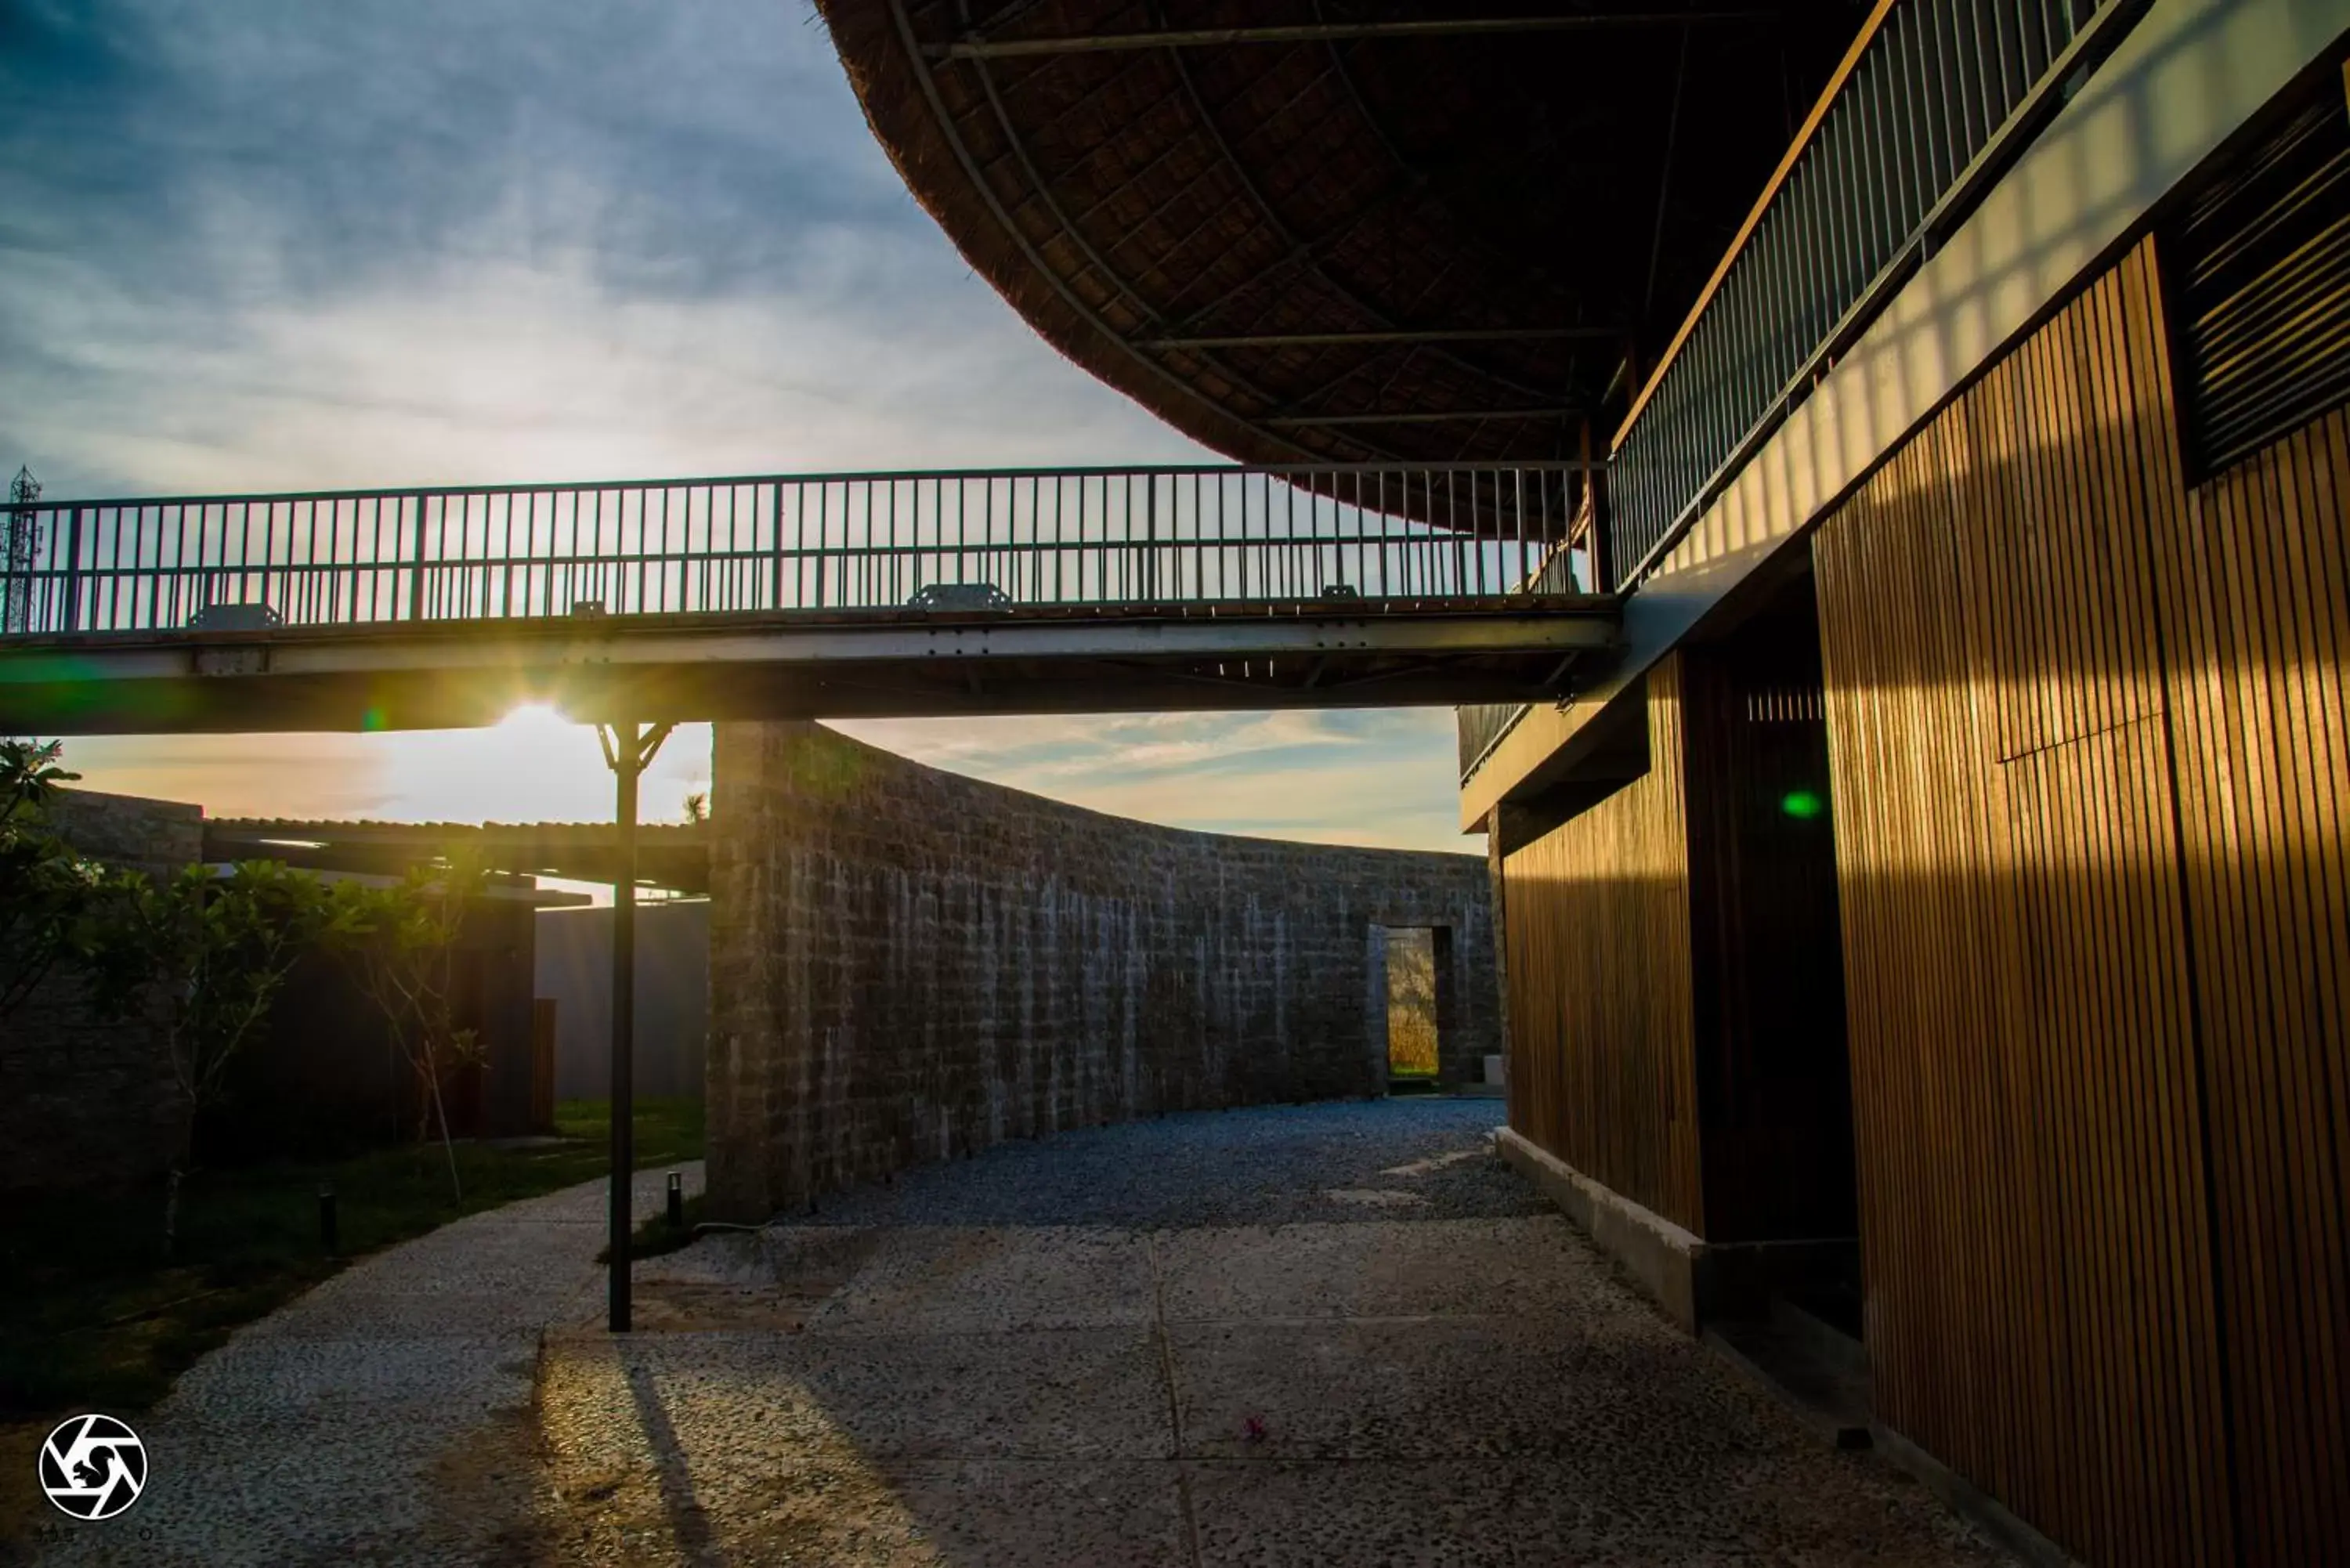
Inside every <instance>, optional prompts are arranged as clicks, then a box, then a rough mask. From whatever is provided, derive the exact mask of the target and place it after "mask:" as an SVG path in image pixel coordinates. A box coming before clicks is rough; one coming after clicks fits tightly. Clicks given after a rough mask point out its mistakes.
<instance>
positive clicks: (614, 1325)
mask: <svg viewBox="0 0 2350 1568" xmlns="http://www.w3.org/2000/svg"><path fill="white" fill-rule="evenodd" d="M613 739H614V741H615V742H618V743H616V744H615V745H614V746H613V747H612V753H611V755H612V772H613V774H614V775H615V776H616V777H617V779H618V780H619V812H618V815H617V817H616V820H615V823H614V828H615V831H614V834H613V857H614V859H615V861H616V862H617V864H616V865H615V867H613V872H612V1193H611V1199H612V1212H611V1230H612V1239H611V1276H610V1277H611V1300H610V1319H611V1331H612V1332H613V1333H614V1334H626V1333H628V1332H629V1231H631V1230H632V1229H634V1226H633V1225H632V1223H631V1220H632V1219H633V1216H632V1215H631V1214H630V1212H629V1196H630V1194H629V1187H630V1183H631V1180H632V1178H633V1176H634V1173H635V1170H636V1163H637V1161H636V1137H635V1134H636V1127H635V1120H636V1084H635V1076H636V1074H635V1069H636V1033H637V775H638V774H639V773H641V772H642V771H643V769H644V752H643V750H642V743H641V742H639V739H638V735H637V726H636V725H635V724H634V723H633V722H631V723H629V724H627V725H625V726H623V725H615V726H613Z"/></svg>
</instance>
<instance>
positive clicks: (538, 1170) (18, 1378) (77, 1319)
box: [0, 1099, 702, 1422]
mask: <svg viewBox="0 0 2350 1568" xmlns="http://www.w3.org/2000/svg"><path fill="white" fill-rule="evenodd" d="M610 1127H611V1112H610V1107H609V1106H608V1103H607V1102H605V1101H601V1100H567V1101H565V1102H564V1103H563V1104H562V1105H561V1106H558V1107H556V1130H557V1131H558V1132H559V1133H561V1134H562V1135H563V1137H564V1138H565V1139H566V1141H565V1142H563V1143H559V1144H549V1145H546V1146H544V1147H535V1148H503V1149H502V1148H485V1147H481V1146H478V1145H473V1144H461V1145H459V1146H458V1148H457V1168H458V1174H459V1176H460V1177H461V1178H462V1179H463V1186H464V1193H465V1196H464V1199H463V1201H462V1202H460V1201H456V1200H454V1199H452V1198H451V1197H450V1192H449V1168H448V1162H447V1159H446V1157H445V1156H444V1155H443V1154H442V1149H441V1147H440V1146H439V1145H438V1144H432V1145H428V1146H425V1147H404V1148H396V1149H385V1150H379V1151H377V1152H375V1153H371V1154H365V1155H360V1156H359V1157H357V1158H350V1159H345V1160H338V1161H336V1162H333V1163H331V1164H281V1165H266V1166H255V1167H253V1168H246V1169H238V1170H222V1171H213V1172H203V1173H199V1174H198V1175H196V1176H195V1177H192V1178H191V1179H190V1180H189V1181H188V1183H187V1187H186V1189H185V1192H184V1194H183V1196H182V1200H181V1221H180V1232H181V1233H180V1247H179V1254H178V1256H177V1257H176V1258H175V1259H174V1260H172V1262H170V1263H168V1264H167V1263H165V1262H163V1260H162V1259H161V1257H160V1256H159V1251H160V1240H161V1230H162V1195H161V1192H160V1191H157V1192H153V1193H135V1194H129V1195H125V1196H122V1197H120V1198H109V1199H104V1200H102V1201H98V1202H90V1201H87V1200H83V1199H77V1198H73V1197H68V1196H59V1197H55V1198H48V1199H43V1198H37V1197H28V1198H25V1199H19V1200H18V1201H17V1202H16V1204H15V1205H14V1206H13V1207H11V1208H9V1209H7V1210H0V1278H5V1280H6V1281H7V1282H8V1287H7V1289H6V1290H5V1292H0V1420H6V1421H11V1422H15V1421H23V1420H26V1419H27V1418H31V1417H40V1416H44V1415H47V1414H49V1413H52V1412H70V1411H78V1410H88V1409H107V1410H112V1411H118V1412H128V1411H134V1410H138V1409H140V1408H143V1407H146V1406H148V1405H151V1404H152V1403H154V1402H155V1400H157V1399H159V1398H161V1397H162V1395H163V1393H164V1392H165V1391H166V1390H167V1389H169V1388H170V1387H171V1386H172V1379H173V1378H174V1377H176V1376H179V1374H180V1373H181V1371H182V1369H184V1368H185V1367H186V1366H188V1365H189V1364H190V1363H191V1362H192V1361H194V1360H195V1358H196V1357H197V1356H199V1355H203V1353H204V1352H205V1351H206V1350H209V1349H211V1348H212V1347H213V1345H217V1344H219V1343H220V1342H221V1341H222V1340H223V1339H224V1338H225V1337H227V1335H228V1333H229V1331H230V1330H231V1329H233V1328H234V1327H236V1326H237V1325H238V1324H243V1323H248V1322H251V1321H252V1320H253V1319H255V1318H256V1317H259V1316H262V1315H263V1314H265V1313H268V1312H269V1311H271V1310H272V1309H274V1308H276V1306H278V1305H280V1304H281V1303H284V1302H286V1301H287V1300H289V1299H290V1298H292V1297H293V1296H295V1295H296V1294H299V1293H301V1292H302V1291H303V1290H305V1289H307V1287H309V1286H310V1285H312V1284H315V1283H317V1282H318V1281H320V1280H322V1279H325V1278H326V1277H327V1276H328V1275H329V1274H331V1273H333V1272H335V1271H336V1270H337V1269H338V1268H340V1267H341V1266H342V1265H343V1263H344V1262H348V1260H350V1259H351V1258H353V1257H357V1256H359V1255H360V1254H362V1253H366V1252H369V1251H375V1250H376V1249H378V1248H380V1247H388V1246H390V1245H391V1244H392V1243H393V1242H396V1241H406V1240H408V1239H409V1238H410V1237H411V1236H419V1235H421V1234H423V1233H424V1232H425V1231H430V1230H432V1229H433V1228H434V1227H435V1226H439V1225H445V1224H447V1223H448V1222H449V1221H450V1220H456V1219H460V1218H462V1217H463V1216H464V1215H467V1214H472V1213H476V1212H478V1211H480V1210H484V1209H494V1208H496V1207H498V1206H499V1205H500V1204H504V1203H511V1202H513V1201H515V1199H521V1198H533V1197H536V1196H537V1195H539V1194H541V1193H545V1192H553V1191H555V1190H556V1189H559V1188H564V1187H569V1186H572V1185H574V1184H575V1183H577V1182H582V1181H587V1180H589V1179H593V1178H595V1177H598V1176H600V1175H602V1174H603V1173H604V1168H605V1148H604V1140H605V1138H606V1137H608V1133H609V1129H610ZM636 1131H637V1164H638V1167H639V1168H646V1167H658V1166H663V1165H673V1164H676V1163H677V1162H679V1161H681V1160H689V1159H698V1158H701V1156H702V1105H701V1102H700V1101H698V1100H662V1099H647V1100H639V1101H638V1102H637V1116H636ZM321 1183H331V1184H332V1185H333V1187H334V1189H335V1195H336V1203H337V1209H338V1226H339V1231H340V1242H341V1244H340V1248H339V1251H340V1256H339V1257H338V1258H328V1257H327V1256H326V1255H325V1254H324V1253H323V1252H322V1251H321V1250H320V1247H319V1239H318V1188H319V1186H320V1184H321Z"/></svg>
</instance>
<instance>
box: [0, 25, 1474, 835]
mask: <svg viewBox="0 0 2350 1568" xmlns="http://www.w3.org/2000/svg"><path fill="white" fill-rule="evenodd" d="M0 94H5V97H0V102H5V105H6V106H7V107H6V110H5V113H0V464H5V469H6V472H15V469H16V465H17V464H19V463H23V464H26V465H28V466H30V468H31V469H32V471H33V472H34V473H35V474H36V476H37V477H38V478H39V480H40V481H41V483H42V484H43V485H44V487H45V491H46V493H47V495H48V496H49V497H51V498H72V497H77V496H96V495H126V494H156V493H162V494H171V493H182V494H184V493H200V492H205V491H214V490H227V489H234V490H245V491H251V490H261V489H294V488H345V487H352V488H356V487H363V486H377V485H382V486H389V485H400V484H415V483H430V484H459V483H514V482H520V481H547V482H553V481H561V480H581V479H609V478H643V477H652V476H684V475H693V474H707V473H731V472H791V471H795V470H813V469H827V470H832V471H840V470H844V469H853V468H859V467H877V468H879V467H889V468H910V467H936V466H951V465H958V464H972V465H977V464H990V465H1001V464H1012V463H1055V462H1066V463H1122V462H1193V461H1212V460H1213V458H1214V454H1212V453H1208V452H1203V451H1202V450H1201V449H1200V448H1199V447H1197V446H1195V445H1193V444H1192V443H1191V441H1188V440H1187V439H1186V438H1184V437H1182V436H1180V435H1178V434H1177V433H1176V432H1174V431H1171V430H1170V429H1168V428H1167V427H1165V426H1163V425H1161V424H1160V423H1159V421H1157V420H1155V419H1154V418H1153V417H1151V416H1150V415H1149V414H1148V413H1146V412H1144V411H1143V410H1141V409H1139V407H1137V406H1136V405H1134V404H1133V403H1131V402H1129V401H1128V400H1126V399H1125V398H1124V397H1122V396H1120V395H1119V394H1118V393H1116V392H1113V391H1111V390H1110V389H1107V388H1106V387H1104V386H1102V385H1101V384H1100V383H1098V382H1097V381H1095V380H1093V379H1091V378H1090V377H1088V376H1087V375H1086V374H1085V373H1084V372H1083V371H1081V370H1079V369H1076V367H1074V366H1072V365H1070V364H1069V363H1068V362H1067V361H1066V360H1064V359H1063V358H1061V357H1060V356H1059V355H1058V354H1057V353H1056V352H1055V350H1053V349H1052V348H1049V347H1048V346H1047V345H1045V343H1044V342H1043V341H1042V340H1041V339H1039V338H1038V337H1035V334H1034V333H1032V332H1031V331H1030V330H1029V329H1028V327H1026V326H1025V325H1024V323H1023V322H1022V321H1021V320H1020V319H1019V317H1017V316H1016V315H1015V314H1014V312H1013V311H1012V310H1011V309H1010V308H1009V307H1008V306H1005V305H1004V304H1003V301H1002V300H1001V299H1000V298H998V297H997V296H996V295H995V293H994V291H993V290H992V289H991V288H989V287H988V286H987V285H986V284H985V283H984V282H983V281H982V280H980V279H979V278H978V277H977V276H976V275H974V274H972V271H971V269H970V268H969V267H968V266H967V265H965V264H964V263H963V261H962V257H961V256H960V255H958V254H956V252H955V250H954V248H953V246H952V245H951V244H950V243H949V242H948V241H947V239H946V237H945V236H944V235H943V234H941V232H940V231H939V229H938V228H937V226H936V225H935V224H934V223H932V222H931V219H930V217H929V216H928V215H927V214H926V213H923V212H922V211H921V210H920V207H918V206H917V205H916V204H915V203H914V202H913V200H912V199H911V198H910V196H909V195H908V194H907V193H906V192H905V189H904V187H903V186H902V185H901V184H900V183H899V180H898V177H897V175H896V172H895V171H893V170H892V169H891V168H890V166H889V160H888V158H887V157H886V155H885V154H884V153H883V152H882V151H881V150H880V148H879V145H878V144H877V143H876V142H875V141H874V140H873V138H872V136H871V133H870V132H869V131H868V130H867V128H866V125H865V122H864V119H863V117H862V115H861V113H860V112H859V110H858V106H857V101H856V99H855V97H854V96H853V95H852V93H851V92H850V91H849V88H848V86H847V81H846V80H845V79H844V78H843V75H842V72H841V68H840V65H839V62H838V59H837V57H836V56H835V55H834V54H833V52H832V49H831V47H830V45H829V43H828V42H827V39H826V37H825V35H824V31H823V28H822V26H821V24H820V23H819V22H818V21H817V20H816V16H815V14H814V12H813V11H812V10H811V9H810V8H809V7H808V6H807V5H806V4H805V0H659V3H655V0H563V3H557V0H512V3H507V4H500V5H481V4H479V3H478V0H335V3H334V4H332V5H320V4H317V0H239V4H237V5H199V4H193V3H181V0H99V3H91V4H65V3H62V0H0ZM839 728H841V729H843V730H845V731H847V732H850V733H852V734H855V735H858V736H859V737H861V738H863V739H866V740H868V741H870V742H874V743H876V744H879V745H882V746H886V747H888V748H889V749H890V750H892V751H896V752H899V753H903V754H905V755H908V756H910V757H914V758H916V759H918V760H920V761H922V762H926V763H933V764H935V765H940V766H944V767H949V768H953V769H955V770H957V771H959V772H962V773H967V774H973V775H975V776H978V777H981V778H985V779H990V780H993V781H995V782H998V783H1003V784H1013V785H1015V786H1017V787H1020V788H1024V789H1031V790H1035V791H1037V792H1039V793H1041V794H1050V795H1053V796H1055V797H1057V798H1060V799H1064V800H1069V801H1074V802H1076V803H1078V804H1080V805H1088V806H1092V807H1095V808H1097V809H1100V810H1105V811H1112V812H1117V813H1120V814H1122V815H1131V816H1138V817H1142V818H1145V819H1148V820H1150V821H1156V822H1163V823H1168V824H1170V825H1173V826H1184V827H1195V828H1204V829H1210V830H1214V831H1225V832H1239V833H1252V834H1264V835H1271V836H1280V837H1289V838H1303V839H1314V840H1320V841H1326V842H1342V843H1357V844H1370V845H1386V846H1399V847H1419V848H1444V849H1470V848H1473V847H1475V845H1474V844H1473V843H1471V842H1469V841H1464V840H1463V839H1462V838H1461V836H1460V835H1459V833H1458V832H1457V830H1456V826H1455V823H1456V818H1455V815H1454V813H1455V809H1456V808H1455V793H1454V778H1453V774H1454V768H1453V751H1454V743H1453V731H1452V718H1451V712H1450V711H1449V710H1422V711H1369V712H1355V713H1330V714H1301V713H1285V714H1241V715H1229V714H1226V715H1206V714H1154V715H1144V716H1122V717H1079V718H1069V717H1054V718H1049V719H992V720H926V721H888V722H844V723H842V724H841V725H840V726H839ZM68 760H69V762H70V763H71V764H72V765H73V766H75V767H77V768H78V770H79V771H80V772H81V773H82V774H84V775H85V779H86V783H87V784H88V786H89V787H93V788H102V789H116V790H123V791H128V792H131V793H139V794H158V795H163V796H166V797H170V798H174V799H181V800H192V801H196V802H199V803H201V804H202V805H204V806H205V808H206V809H207V810H208V811H210V812H211V813H213V815H223V816H244V815H274V816H297V817H377V818H386V819H394V820H421V821H480V820H498V821H516V820H534V819H539V820H557V819H592V818H596V817H599V816H604V815H608V814H609V811H610V803H611V794H610V789H611V785H610V780H609V776H608V774H606V773H605V771H604V768H603V763H602V761H601V758H600V756H599V755H598V752H597V749H596V743H595V741H594V739H593V736H592V732H589V731H587V730H585V729H582V728H578V727H577V726H570V725H566V724H564V723H562V722H559V720H557V719H555V718H553V717H550V716H549V715H546V714H545V713H543V712H542V713H530V714H524V715H520V716H518V717H517V718H515V720H513V721H511V722H508V723H507V724H504V725H502V726H499V727H498V728H495V729H492V730H483V731H471V732H431V733H411V734H400V735H368V736H359V735H265V736H238V737H203V738H198V737H138V738H108V739H96V738H91V739H82V740H77V741H73V742H69V743H68ZM709 775H710V737H709V731H708V728H707V727H706V726H687V727H684V728H682V729H681V730H680V732H678V734H677V735H676V736H675V737H674V738H673V739H672V740H671V742H670V744H669V746H668V747H667V748H666V749H665V751H664V753H663V754H662V756H661V758H660V761H659V762H658V763H656V765H655V767H654V769H653V771H652V773H651V774H650V775H649V777H648V779H647V781H646V785H645V815H646V817H647V819H648V820H661V819H676V818H677V817H678V816H679V815H681V812H682V810H683V805H684V799H685V796H686V795H687V794H689V793H692V792H695V791H701V790H706V789H707V788H708V787H709Z"/></svg>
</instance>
